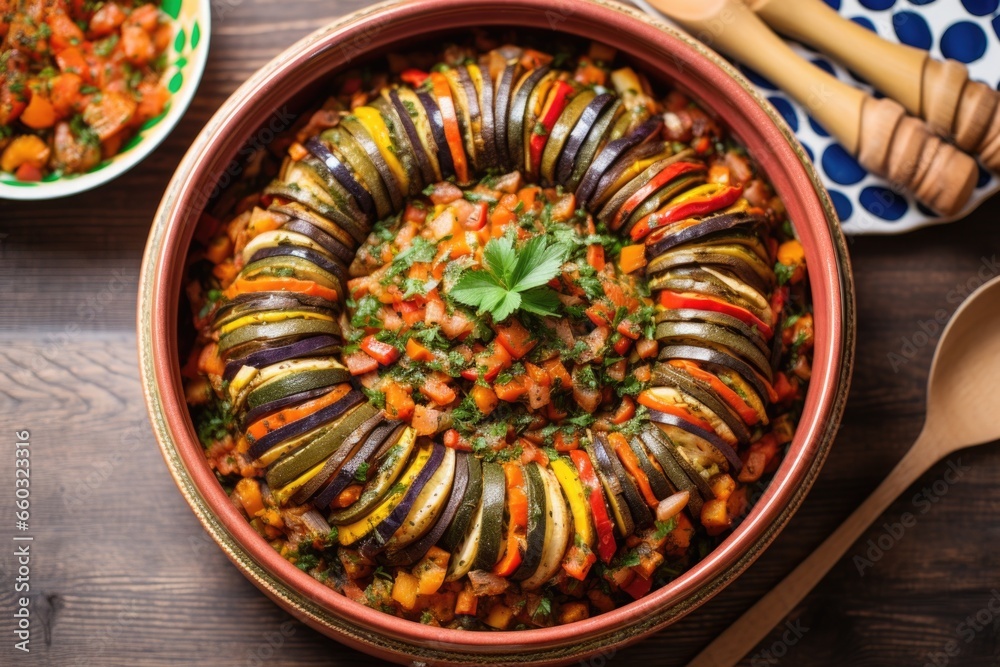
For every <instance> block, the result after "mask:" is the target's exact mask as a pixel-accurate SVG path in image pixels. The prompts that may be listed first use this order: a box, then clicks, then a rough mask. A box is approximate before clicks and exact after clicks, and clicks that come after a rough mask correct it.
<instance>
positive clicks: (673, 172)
mask: <svg viewBox="0 0 1000 667" xmlns="http://www.w3.org/2000/svg"><path fill="white" fill-rule="evenodd" d="M704 169H705V165H703V164H698V163H697V162H675V163H673V164H671V165H667V166H666V167H664V168H663V169H661V170H660V172H659V173H658V174H656V176H653V178H651V179H650V180H649V182H648V183H646V184H645V185H643V186H642V187H641V188H639V189H638V190H636V191H635V192H634V193H633V194H632V196H631V197H629V198H628V199H626V200H625V203H624V204H622V205H621V206H619V207H618V211H617V212H616V213H615V216H614V217H613V218H612V219H611V229H618V228H619V227H621V226H622V223H623V222H625V221H626V220H627V219H628V217H629V216H630V215H632V211H634V210H635V209H636V207H637V206H639V204H641V203H642V202H644V201H646V200H647V199H649V197H650V196H651V195H652V194H653V193H654V192H656V191H657V190H659V189H660V188H662V187H663V186H664V185H666V184H667V183H669V182H670V181H672V180H674V179H675V178H677V177H678V176H682V175H684V174H687V173H689V172H692V171H703V170H704Z"/></svg>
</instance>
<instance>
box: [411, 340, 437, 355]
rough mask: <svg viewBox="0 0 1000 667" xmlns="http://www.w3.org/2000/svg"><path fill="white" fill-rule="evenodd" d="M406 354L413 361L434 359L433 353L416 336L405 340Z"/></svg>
mask: <svg viewBox="0 0 1000 667" xmlns="http://www.w3.org/2000/svg"><path fill="white" fill-rule="evenodd" d="M406 356H408V357H409V358H410V359H413V360H414V361H434V353H433V352H431V351H430V350H429V349H428V348H427V347H425V346H424V345H423V344H422V343H421V342H420V341H418V340H417V339H416V338H410V339H409V340H408V341H406Z"/></svg>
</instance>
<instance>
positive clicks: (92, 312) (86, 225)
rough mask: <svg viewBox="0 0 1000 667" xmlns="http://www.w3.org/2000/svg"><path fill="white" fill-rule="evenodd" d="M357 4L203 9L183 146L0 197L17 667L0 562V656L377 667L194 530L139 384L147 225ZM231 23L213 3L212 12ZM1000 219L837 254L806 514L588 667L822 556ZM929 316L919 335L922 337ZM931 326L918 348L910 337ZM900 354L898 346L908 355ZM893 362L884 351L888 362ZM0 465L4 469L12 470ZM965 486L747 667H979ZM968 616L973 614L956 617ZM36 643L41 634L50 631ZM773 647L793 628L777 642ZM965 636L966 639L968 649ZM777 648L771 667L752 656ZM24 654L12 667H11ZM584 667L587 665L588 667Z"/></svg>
mask: <svg viewBox="0 0 1000 667" xmlns="http://www.w3.org/2000/svg"><path fill="white" fill-rule="evenodd" d="M361 4H363V3H362V2H360V1H359V2H354V3H344V2H338V3H330V2H320V1H318V0H310V1H306V2H300V3H295V4H285V5H282V8H281V12H280V15H279V16H278V17H277V18H276V17H275V16H274V10H273V7H274V5H273V4H271V3H267V2H265V1H264V0H243V1H242V2H239V1H238V0H226V1H225V2H221V3H218V4H216V5H215V10H216V13H217V14H220V15H221V16H216V17H215V19H216V20H215V25H214V26H213V33H212V39H213V44H212V50H211V55H210V58H209V67H208V71H207V72H206V76H205V79H204V81H203V83H202V85H201V88H200V91H199V94H198V97H197V99H196V100H195V102H194V104H193V105H192V108H191V110H190V111H189V112H188V114H187V116H186V117H185V119H184V121H183V122H182V123H181V125H180V127H179V128H178V130H177V131H176V132H175V133H173V134H172V135H171V137H170V138H169V139H168V140H167V141H166V142H165V143H164V145H163V146H162V147H161V148H160V149H158V150H157V151H156V153H155V154H154V155H153V156H151V157H150V158H149V159H147V160H146V161H145V162H144V163H143V164H142V165H140V166H139V167H137V168H136V169H134V170H133V171H132V172H130V173H129V174H126V175H125V176H124V177H122V178H121V179H120V180H119V181H117V182H116V183H115V184H114V185H111V186H105V187H104V188H101V189H100V190H97V191H93V192H90V193H86V194H83V195H80V196H77V197H74V198H72V199H67V200H59V201H53V202H46V203H35V204H19V203H10V202H0V234H5V235H6V236H5V237H3V239H2V241H0V452H2V454H0V456H4V457H10V458H13V452H12V450H13V442H14V436H13V433H14V431H16V430H21V429H24V428H27V429H29V430H30V431H31V442H32V445H31V446H32V448H33V458H32V466H33V467H32V474H33V478H32V493H33V495H32V500H33V502H34V504H33V506H32V522H31V528H32V530H31V531H30V532H31V534H33V535H34V536H35V542H34V544H33V549H34V550H35V551H34V553H35V560H33V561H32V579H31V585H32V590H31V595H32V605H33V606H32V609H33V612H34V613H35V614H36V615H35V617H34V620H35V622H36V623H35V625H33V628H34V630H35V633H34V634H33V640H32V644H31V647H32V653H31V654H29V655H27V656H22V655H16V656H15V652H14V651H13V648H12V644H13V640H12V639H11V638H12V633H11V630H12V627H13V625H12V619H11V618H10V615H9V613H8V610H10V609H12V606H13V600H12V597H13V591H12V588H13V585H12V577H13V576H14V571H15V570H14V560H13V556H12V550H11V549H9V548H7V547H4V548H3V549H0V664H3V665H7V664H29V665H56V666H60V667H62V666H64V665H70V666H72V665H94V666H95V667H96V666H105V665H107V666H118V665H122V666H125V665H127V666H131V667H141V666H145V665H153V666H160V665H164V666H165V665H176V664H192V665H206V666H209V665H210V666H213V667H228V666H229V665H233V666H236V665H257V664H264V663H269V664H278V665H282V666H289V667H307V666H319V665H368V664H377V662H376V661H374V660H371V659H369V658H367V657H365V656H363V655H361V654H359V653H357V652H354V651H351V650H350V649H347V648H344V647H343V646H341V645H339V644H337V643H336V642H333V641H330V640H328V639H326V638H324V637H322V636H320V635H319V634H317V633H315V632H313V631H312V630H309V629H308V628H305V627H304V626H302V625H300V624H298V623H297V622H294V621H291V620H290V619H289V617H288V615H287V614H285V613H284V612H282V611H281V610H280V609H279V608H278V607H277V606H275V605H274V604H272V603H271V602H270V601H269V600H267V599H266V598H265V597H264V596H263V595H262V594H261V593H259V592H258V591H257V590H256V589H255V588H254V587H253V586H252V585H251V584H250V583H248V582H247V581H246V580H245V579H244V578H243V576H242V575H241V574H239V572H238V571H237V570H236V569H235V568H234V567H232V566H231V565H230V564H229V563H228V561H227V560H226V558H225V557H224V556H223V554H222V553H221V551H219V550H218V549H217V548H216V547H215V546H214V544H213V543H211V542H210V541H209V540H208V538H207V537H206V535H205V533H204V531H203V530H202V529H201V527H200V526H199V524H198V522H197V520H196V519H195V517H194V516H193V514H192V513H191V511H190V510H189V509H188V508H187V506H186V504H185V503H184V501H183V499H182V498H181V496H180V494H179V493H178V492H177V490H176V488H175V487H174V485H173V482H172V480H171V479H170V476H169V475H168V474H167V471H166V468H165V466H164V465H163V463H162V461H161V459H160V455H159V453H158V450H157V448H156V446H155V444H154V442H153V440H152V435H151V432H150V431H149V427H148V424H147V421H146V415H145V408H144V406H143V402H142V398H141V394H140V389H139V382H138V371H137V368H136V352H135V338H134V333H133V326H134V325H133V322H134V316H135V289H136V275H137V272H138V266H139V261H140V256H141V252H142V247H143V243H144V241H145V236H146V233H147V230H148V226H149V220H150V217H151V215H152V213H153V211H154V210H155V207H156V203H157V201H158V199H159V196H160V193H161V192H162V191H163V188H164V187H165V185H166V183H167V180H168V179H169V177H170V174H171V172H172V170H173V168H174V166H175V165H176V164H177V162H178V161H179V160H180V157H181V155H182V154H183V151H184V149H185V147H186V145H187V144H188V143H189V142H190V141H191V140H192V139H193V138H194V135H195V134H196V133H197V130H198V128H199V127H200V126H201V124H202V123H204V122H205V121H206V120H207V119H208V117H209V115H210V114H211V113H212V111H213V110H214V109H215V108H217V107H218V105H219V104H221V103H222V101H223V100H224V99H225V97H226V96H227V95H228V94H229V93H230V92H231V91H232V90H233V89H234V88H235V87H236V86H237V85H239V83H240V82H241V81H242V80H243V79H244V78H245V77H246V76H248V75H249V74H250V73H251V71H252V70H253V69H255V68H257V67H259V66H260V65H262V64H263V63H264V62H266V61H267V60H268V59H269V58H271V57H272V56H273V55H274V54H276V53H278V52H279V51H280V50H282V49H283V48H285V47H286V46H288V45H289V44H291V43H292V42H293V41H294V40H295V39H297V38H299V37H301V36H302V35H304V34H306V33H308V32H309V31H310V30H312V29H313V28H315V27H318V26H319V25H321V24H323V23H324V22H325V21H327V20H329V19H330V18H333V17H334V16H336V15H339V14H341V13H343V12H346V11H349V10H350V9H352V8H354V7H356V6H360V5H361ZM223 10H224V11H223ZM998 215H1000V204H998V203H991V204H987V205H986V206H984V207H983V208H982V209H980V210H979V211H977V212H976V213H974V214H973V215H972V216H971V217H970V218H969V219H968V220H965V221H963V222H959V223H954V224H952V225H949V226H944V227H939V228H932V229H925V230H922V231H919V232H916V233H913V234H910V235H907V236H904V237H885V238H876V237H868V238H863V239H856V240H854V241H852V243H851V252H852V256H853V261H854V268H855V275H856V281H857V293H858V319H859V331H858V355H857V366H856V368H855V373H854V384H853V387H852V391H851V396H850V400H849V403H848V408H847V414H846V416H845V420H844V426H843V429H842V431H841V434H840V436H839V438H838V440H837V443H836V445H835V447H834V450H833V452H832V453H831V455H830V458H829V460H828V462H827V464H826V466H825V468H824V470H823V472H822V474H821V475H820V477H819V480H818V482H817V484H816V486H815V487H814V489H813V491H812V492H811V493H810V495H809V497H808V498H807V500H806V502H805V504H804V505H803V507H802V509H801V510H800V511H799V513H798V514H797V515H796V516H795V518H794V519H793V520H792V521H791V523H790V524H789V526H788V527H787V528H786V529H785V531H784V532H783V533H782V535H781V536H780V537H779V538H778V539H777V540H776V541H775V543H774V544H773V545H772V546H771V548H770V549H768V551H767V552H765V554H764V555H763V556H762V557H761V558H760V560H759V561H758V562H757V563H755V564H754V565H753V566H752V567H751V568H750V570H748V572H747V573H746V574H745V575H744V576H743V577H741V578H740V579H739V580H737V581H736V582H734V583H733V584H732V585H731V586H730V587H729V588H728V589H726V590H725V591H723V593H722V594H720V595H719V596H718V597H717V598H715V599H714V600H712V601H711V602H709V603H708V604H707V605H706V606H705V607H703V608H702V609H700V610H699V611H697V612H695V613H694V614H693V615H691V616H689V617H688V618H686V619H684V620H682V621H681V622H680V623H678V624H676V625H675V626H673V627H671V628H669V629H668V630H666V631H664V632H662V633H660V634H659V635H657V636H655V637H652V638H650V639H648V640H646V641H644V642H642V643H640V644H638V645H636V646H633V647H630V648H627V649H624V650H621V651H619V652H617V653H616V654H615V655H614V656H610V657H609V658H608V659H607V660H606V662H605V663H604V664H609V665H623V666H624V665H629V664H655V665H665V666H674V665H683V664H684V663H685V661H686V660H687V659H690V658H691V657H692V656H694V655H695V654H696V653H697V652H698V650H699V649H700V648H701V647H702V646H704V645H705V644H706V643H707V642H708V641H709V640H710V639H711V638H713V637H714V636H715V635H716V634H718V633H719V632H720V631H721V630H722V629H724V628H725V627H726V626H727V625H728V624H729V623H730V622H732V621H733V620H734V619H735V618H736V617H737V616H738V615H739V614H740V613H741V612H742V611H743V610H745V609H747V608H748V607H749V606H750V605H751V604H752V603H753V602H754V600H756V599H757V598H758V597H759V596H760V595H762V594H763V593H764V592H766V591H767V590H768V589H769V588H770V586H772V585H773V584H774V583H776V582H777V581H779V580H780V579H781V578H782V577H783V576H784V574H786V573H787V572H788V571H789V570H790V569H791V568H792V567H794V565H795V564H797V563H798V562H799V561H800V560H802V558H804V557H805V556H806V555H807V554H808V553H809V551H810V550H811V549H812V548H814V547H815V546H816V545H818V544H819V543H820V542H821V541H822V540H823V538H824V537H825V536H826V535H827V534H829V533H830V532H831V531H832V530H833V529H834V528H835V527H836V526H837V525H838V524H839V523H840V522H841V521H842V520H843V519H844V518H845V517H847V515H848V514H849V513H850V511H851V510H852V509H853V508H854V507H855V506H856V505H857V504H858V503H859V502H860V501H861V500H862V499H863V498H864V497H865V496H866V495H867V494H868V493H870V492H871V490H872V489H873V488H874V487H875V486H876V485H877V483H878V481H879V480H880V479H881V478H882V477H883V476H884V475H885V474H886V473H887V472H888V471H889V470H890V469H891V468H892V467H893V466H894V465H895V463H896V461H897V460H898V459H899V458H900V456H901V455H902V453H903V452H904V450H905V449H906V447H908V446H909V444H910V443H911V442H912V441H913V439H914V438H915V437H916V435H917V433H918V432H919V430H920V425H921V422H922V418H923V401H924V385H925V382H926V377H927V371H928V368H929V366H930V361H931V356H932V353H933V347H934V343H935V342H936V340H937V337H938V335H939V334H940V326H938V328H937V329H936V330H935V327H934V325H933V324H932V323H933V322H934V320H935V317H940V318H946V317H947V316H948V315H949V314H950V313H951V312H952V311H954V309H955V308H956V307H957V305H958V303H959V302H960V301H961V299H962V296H963V295H964V294H967V293H968V292H970V291H971V290H972V289H974V288H975V287H976V286H978V284H979V283H980V282H981V280H982V279H983V278H984V277H991V276H993V275H997V274H1000V257H998V256H997V255H1000V252H998V251H1000V227H998V226H997V225H996V222H995V221H996V218H997V216H998ZM921 324H923V327H922V326H921ZM925 330H926V332H928V333H922V332H924V331H925ZM904 339H905V341H907V342H906V343H904ZM891 355H896V356H891ZM8 460H9V459H8ZM951 460H953V461H959V460H960V461H961V464H962V465H963V466H967V467H968V471H967V472H966V473H965V475H964V476H963V478H962V480H961V481H960V482H959V483H956V484H954V485H952V486H950V487H949V488H948V490H947V492H946V493H945V494H944V495H943V496H942V497H940V498H939V499H938V502H935V503H933V504H932V505H930V506H929V508H928V510H927V511H926V513H921V509H920V508H922V507H924V505H923V504H920V505H917V504H915V503H914V498H913V497H914V495H915V494H917V493H918V492H920V491H921V489H922V488H923V487H925V486H926V487H928V488H933V484H934V482H935V481H937V480H939V479H941V478H942V476H943V474H944V471H945V469H946V464H940V465H938V466H936V467H935V468H934V469H932V470H931V471H930V472H928V473H927V474H926V475H924V476H923V477H922V478H921V480H920V481H919V482H918V483H917V484H915V485H914V486H912V487H911V488H910V489H909V490H908V491H907V493H905V494H904V495H903V496H902V497H901V498H900V499H899V500H897V501H896V502H895V503H893V505H892V506H891V507H890V508H889V510H888V511H887V512H886V513H885V514H884V515H883V517H882V518H881V519H879V521H877V522H876V525H875V526H874V527H872V528H871V529H870V530H869V531H867V532H866V534H865V535H864V536H863V537H862V538H861V539H860V540H859V542H858V543H857V544H856V545H854V546H853V547H852V549H851V550H849V552H848V553H849V556H848V557H845V558H844V559H843V560H842V561H841V562H840V563H839V564H838V565H837V566H836V567H835V568H834V570H833V571H832V572H831V573H830V574H829V575H828V576H827V577H826V578H825V579H824V581H823V582H822V583H821V584H820V586H819V587H818V588H817V589H816V590H815V591H814V592H813V593H812V594H811V595H810V596H809V597H808V598H806V600H805V601H804V602H803V604H802V605H801V606H800V607H799V610H798V611H797V616H793V618H795V619H798V620H799V621H800V626H799V627H800V628H808V631H805V632H804V634H803V636H802V637H801V639H797V640H796V642H795V644H794V645H792V646H783V645H782V644H781V642H782V640H781V635H782V633H783V632H784V628H782V629H780V630H776V631H775V632H772V633H771V635H770V636H769V637H768V639H767V640H766V641H765V642H763V643H762V644H761V645H760V646H758V647H757V649H756V651H757V659H756V661H754V660H752V659H751V657H748V659H747V660H746V661H745V664H752V665H761V664H782V665H789V666H793V665H810V666H812V665H817V666H821V667H825V666H831V667H833V666H840V665H845V664H849V665H861V666H863V667H868V666H871V667H875V666H883V665H923V664H925V663H926V662H928V661H929V660H930V657H929V655H930V654H932V653H934V652H938V651H944V650H945V647H946V646H947V644H948V642H949V641H954V642H956V648H957V649H958V650H959V651H960V653H959V654H958V655H957V656H955V657H952V658H950V662H949V664H951V665H983V666H986V665H996V664H998V663H997V659H998V655H1000V640H998V635H997V627H998V624H1000V618H996V617H994V618H991V619H990V620H989V621H988V622H984V621H982V620H980V621H979V622H980V623H984V625H982V626H979V627H983V628H984V629H983V630H981V631H975V630H974V629H973V630H972V636H971V637H970V636H969V633H968V632H967V631H966V630H965V628H967V627H972V626H969V625H965V626H962V627H961V628H960V627H959V624H961V623H965V622H966V621H965V619H966V618H967V617H968V616H970V615H971V616H973V617H975V615H976V613H977V612H979V611H981V610H983V609H986V605H987V603H988V602H989V599H990V596H991V590H992V589H994V588H1000V586H998V579H997V575H996V573H997V572H998V571H1000V487H998V485H997V483H996V480H997V479H998V475H1000V473H998V471H1000V448H997V447H995V446H992V447H991V446H987V447H983V448H979V449H977V450H968V451H963V452H960V453H959V454H957V455H955V456H953V457H951ZM12 480H13V473H12V472H11V467H10V465H9V463H7V461H4V465H0V517H6V518H3V519H2V520H0V540H3V541H5V542H7V543H8V544H10V534H11V532H12V529H11V527H10V524H11V523H12V521H13V519H12V509H13V507H12V502H13V497H12V495H13V494H12V492H11V491H10V490H11V489H12V485H13V482H12ZM907 511H909V512H912V513H914V514H915V515H916V517H917V523H916V525H915V526H913V527H912V528H908V529H907V530H906V532H905V534H904V535H903V536H902V537H901V538H900V539H899V540H898V541H897V543H896V544H895V545H894V546H893V547H892V548H891V549H889V550H888V551H887V552H886V553H885V555H884V556H882V557H881V558H880V559H879V560H878V561H877V562H874V564H873V565H872V566H871V567H870V568H867V569H866V570H865V573H864V576H860V575H859V574H858V570H857V567H856V566H855V564H854V563H853V562H852V557H853V556H854V555H856V554H860V555H862V556H864V555H865V551H866V550H867V549H868V547H867V542H868V540H870V539H871V540H878V538H879V536H880V535H882V534H883V532H884V529H883V528H882V525H883V524H884V523H886V522H889V523H891V522H894V521H898V520H899V517H900V516H901V515H902V513H903V512H907ZM973 622H976V621H975V619H973ZM46 628H47V630H46ZM789 636H790V637H791V636H793V635H789ZM966 639H971V641H969V642H968V643H966ZM775 642H778V644H777V645H776V646H780V648H778V650H777V651H776V653H775V655H777V654H778V653H780V654H781V656H780V661H779V662H778V663H769V662H768V661H767V656H764V655H763V654H762V653H760V651H762V650H764V649H767V648H770V647H772V645H775ZM15 659H16V660H17V662H14V660H15ZM595 664H597V663H595Z"/></svg>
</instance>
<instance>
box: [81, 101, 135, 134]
mask: <svg viewBox="0 0 1000 667" xmlns="http://www.w3.org/2000/svg"><path fill="white" fill-rule="evenodd" d="M135 110H136V102H135V99H133V98H132V96H131V95H127V94H125V93H118V92H114V91H105V92H104V93H103V94H102V95H101V96H100V97H99V98H98V97H96V96H95V97H94V98H93V99H91V101H90V104H88V105H87V107H86V108H85V109H84V110H83V120H85V121H86V122H87V124H88V125H90V127H91V129H92V130H94V132H95V133H97V136H98V137H99V138H100V139H101V140H104V139H107V138H108V137H110V136H111V135H113V134H115V133H117V132H119V131H120V130H121V129H122V128H124V127H125V126H126V125H128V123H129V121H131V120H132V116H133V114H135Z"/></svg>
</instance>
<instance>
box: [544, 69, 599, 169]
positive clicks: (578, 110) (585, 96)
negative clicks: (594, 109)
mask: <svg viewBox="0 0 1000 667" xmlns="http://www.w3.org/2000/svg"><path fill="white" fill-rule="evenodd" d="M595 97H597V93H595V92H594V91H593V90H589V89H587V90H582V91H580V92H579V93H577V94H576V96H574V97H573V99H572V100H570V102H569V104H567V105H566V108H565V109H563V111H562V113H561V114H559V118H558V120H556V124H555V125H554V126H553V127H552V131H551V132H549V138H548V141H546V142H545V148H544V149H543V150H542V164H541V170H540V175H541V177H542V183H544V184H546V185H550V186H552V185H555V183H556V163H557V162H558V161H559V155H560V154H561V153H562V150H563V147H564V146H565V145H566V141H567V140H568V139H569V136H570V133H571V132H572V131H573V128H574V127H576V124H577V122H578V121H579V120H580V117H581V116H582V115H583V112H584V111H585V110H586V109H587V107H588V106H589V105H590V103H591V102H593V100H594V98H595Z"/></svg>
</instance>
